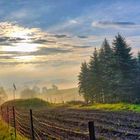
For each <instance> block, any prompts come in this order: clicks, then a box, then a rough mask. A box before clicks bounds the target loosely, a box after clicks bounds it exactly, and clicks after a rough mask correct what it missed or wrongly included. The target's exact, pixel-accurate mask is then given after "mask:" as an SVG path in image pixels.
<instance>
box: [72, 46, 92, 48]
mask: <svg viewBox="0 0 140 140" xmlns="http://www.w3.org/2000/svg"><path fill="white" fill-rule="evenodd" d="M91 47H93V46H86V45H77V46H73V48H91Z"/></svg>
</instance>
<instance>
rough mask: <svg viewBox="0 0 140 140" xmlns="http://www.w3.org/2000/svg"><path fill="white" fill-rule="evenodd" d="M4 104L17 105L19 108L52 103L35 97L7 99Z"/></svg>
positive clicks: (40, 106) (46, 105)
mask: <svg viewBox="0 0 140 140" xmlns="http://www.w3.org/2000/svg"><path fill="white" fill-rule="evenodd" d="M2 106H16V107H17V108H27V109H38V108H44V107H48V106H50V104H49V103H48V102H46V101H43V100H41V99H38V98H33V99H17V100H15V101H14V100H11V101H7V102H5V103H4V104H3V105H2Z"/></svg>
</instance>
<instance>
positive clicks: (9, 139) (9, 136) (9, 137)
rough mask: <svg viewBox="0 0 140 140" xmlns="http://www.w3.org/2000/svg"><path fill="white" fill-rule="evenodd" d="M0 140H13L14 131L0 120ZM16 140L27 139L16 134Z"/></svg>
mask: <svg viewBox="0 0 140 140" xmlns="http://www.w3.org/2000/svg"><path fill="white" fill-rule="evenodd" d="M0 140H15V137H14V130H13V128H11V127H9V129H8V126H7V124H6V123H5V122H3V121H2V120H1V119H0ZM16 140H27V138H25V137H23V136H21V135H19V134H17V137H16Z"/></svg>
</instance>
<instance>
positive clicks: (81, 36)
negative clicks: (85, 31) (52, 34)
mask: <svg viewBox="0 0 140 140" xmlns="http://www.w3.org/2000/svg"><path fill="white" fill-rule="evenodd" d="M77 37H79V38H88V36H84V35H78V36H77Z"/></svg>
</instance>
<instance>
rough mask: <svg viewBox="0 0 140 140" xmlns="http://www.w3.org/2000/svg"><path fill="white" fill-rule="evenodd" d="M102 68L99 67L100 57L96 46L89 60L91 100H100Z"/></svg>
mask: <svg viewBox="0 0 140 140" xmlns="http://www.w3.org/2000/svg"><path fill="white" fill-rule="evenodd" d="M99 71H100V68H99V59H98V52H97V50H96V48H95V50H94V52H93V55H92V56H91V58H90V62H89V89H90V90H89V94H90V101H91V102H95V101H96V102H99V101H100V93H101V88H100V85H101V84H100V82H101V80H100V72H99Z"/></svg>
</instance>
